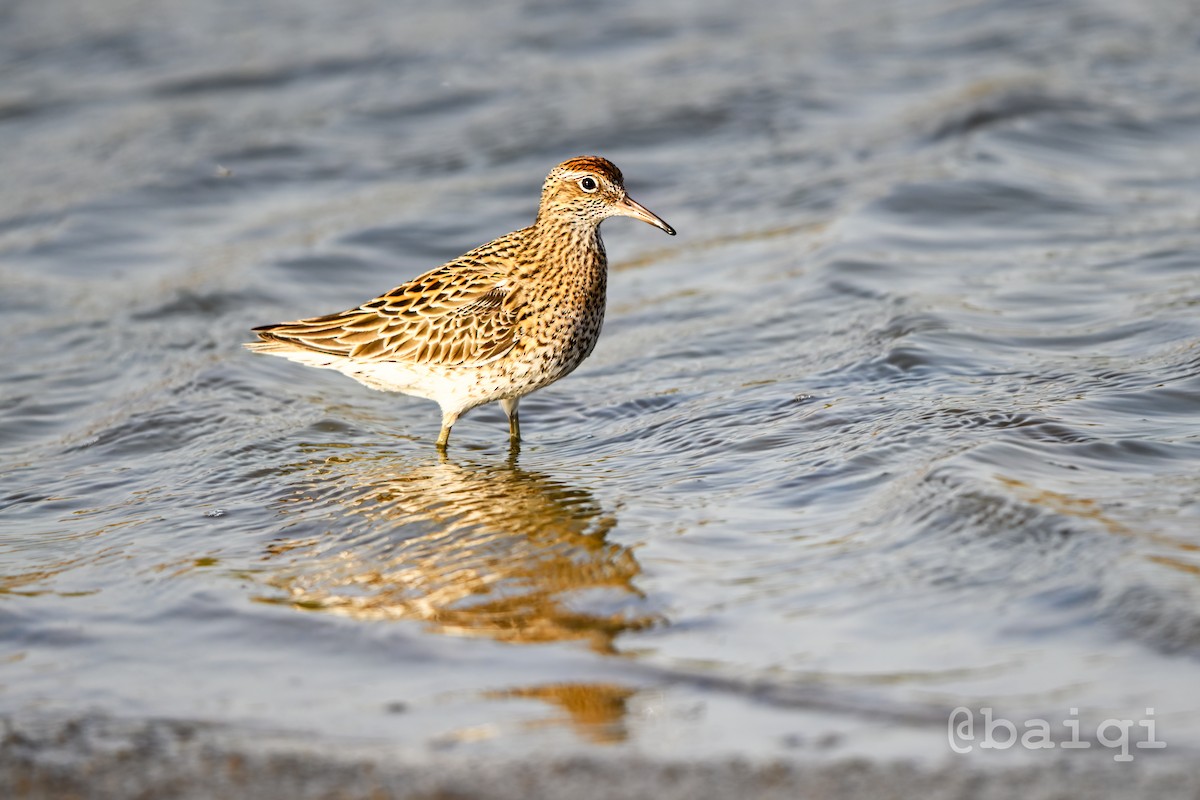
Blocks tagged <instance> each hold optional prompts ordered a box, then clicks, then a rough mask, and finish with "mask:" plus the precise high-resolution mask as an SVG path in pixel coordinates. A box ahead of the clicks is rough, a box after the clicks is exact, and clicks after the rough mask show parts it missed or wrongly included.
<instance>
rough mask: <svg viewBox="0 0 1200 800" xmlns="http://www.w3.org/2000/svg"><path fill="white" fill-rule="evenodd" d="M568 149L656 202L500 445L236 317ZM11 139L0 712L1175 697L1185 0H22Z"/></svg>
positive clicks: (916, 718) (696, 714) (384, 263)
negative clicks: (262, 339)
mask: <svg viewBox="0 0 1200 800" xmlns="http://www.w3.org/2000/svg"><path fill="white" fill-rule="evenodd" d="M583 153H599V154H602V155H605V156H607V157H609V158H611V159H613V160H614V161H615V162H616V163H617V164H618V165H619V166H620V167H621V168H622V169H623V170H624V172H625V175H626V178H627V184H628V185H629V187H630V190H631V193H632V194H633V195H634V196H635V197H637V198H638V199H639V200H640V201H642V202H643V203H644V204H646V205H647V206H648V207H649V208H651V209H652V210H654V211H655V212H657V213H659V214H661V215H662V216H663V217H664V218H666V219H667V220H669V221H670V222H671V223H672V224H673V225H675V226H676V227H677V228H678V229H679V231H680V236H679V237H677V238H676V239H673V240H669V241H668V240H666V239H665V237H662V235H661V234H660V233H659V232H657V231H654V230H652V229H650V228H648V227H646V226H642V225H637V224H634V223H630V222H627V221H620V220H617V221H610V222H608V223H606V225H605V229H604V231H605V236H606V242H607V244H608V248H609V254H610V260H611V262H612V272H613V274H612V275H611V277H610V281H609V287H610V288H609V291H610V296H609V312H608V317H607V320H606V326H605V332H604V335H603V337H602V338H601V341H600V344H599V346H598V348H597V350H596V352H595V353H594V355H593V356H592V357H591V359H590V360H589V361H587V362H586V363H585V364H584V366H583V367H582V368H580V370H579V371H578V372H576V373H575V374H573V375H572V376H571V377H569V378H568V379H566V380H563V381H561V382H559V383H557V384H555V385H554V386H553V387H551V388H549V389H546V390H544V391H542V392H540V393H538V394H535V395H533V396H531V397H530V398H528V399H527V400H526V401H525V402H524V403H523V405H522V410H523V412H524V413H523V415H522V416H523V421H524V423H525V425H524V426H523V427H524V429H525V430H524V432H525V434H526V442H525V444H524V446H523V447H522V449H521V450H520V452H519V453H515V454H510V453H509V451H508V447H507V441H506V426H505V423H504V420H503V416H502V414H501V413H500V412H499V411H498V410H495V409H481V410H478V411H476V412H473V413H472V414H471V415H470V416H469V417H468V418H466V419H465V420H464V421H462V422H460V423H459V425H458V426H457V427H456V428H455V441H454V443H453V445H452V448H451V452H450V456H449V458H448V459H446V460H441V459H439V458H438V457H437V454H436V452H435V450H434V448H433V439H434V437H436V435H437V427H438V416H437V412H436V408H435V407H434V406H433V405H432V404H430V403H428V402H425V401H421V400H416V399H412V398H405V397H402V396H398V395H385V394H381V393H375V392H371V391H370V390H367V389H365V388H363V387H361V386H358V385H357V384H354V383H353V382H351V381H349V380H348V379H346V378H343V377H342V376H340V375H337V374H334V373H327V372H322V371H317V370H312V369H306V368H303V367H301V366H299V365H295V364H290V363H287V362H284V361H281V360H275V359H266V358H262V357H256V356H253V355H252V354H249V353H247V352H245V351H243V350H242V349H241V343H242V342H243V341H246V340H248V339H249V334H248V329H249V328H250V327H252V326H254V325H257V324H264V323H269V322H275V321H279V320H283V319H292V318H296V317H299V316H307V315H312V314H317V313H325V312H330V311H335V310H339V309H342V308H346V307H350V306H352V305H355V304H357V303H359V302H361V301H363V300H365V299H367V298H369V297H371V296H374V295H375V294H376V293H378V292H380V291H382V290H386V289H388V288H390V287H392V286H394V285H396V284H398V283H400V282H402V281H404V280H407V279H408V278H410V277H413V276H415V275H416V274H418V273H420V272H422V271H424V270H425V269H428V268H430V267H432V266H435V265H436V264H439V263H441V262H442V261H445V260H447V259H449V258H451V257H453V256H456V255H458V254H459V253H461V252H464V251H465V250H467V249H469V248H470V247H473V246H475V245H476V244H479V243H482V242H484V241H487V240H489V239H491V238H493V237H495V236H497V235H500V234H502V233H505V232H507V231H509V230H512V229H515V228H518V227H521V226H524V225H526V224H528V223H529V221H530V220H531V219H532V217H533V213H534V211H535V208H536V202H537V195H538V190H539V187H540V184H541V181H542V179H543V177H544V175H545V173H546V172H547V171H548V170H549V169H550V168H551V167H552V166H553V165H554V164H556V163H557V162H559V161H561V160H562V159H564V158H567V157H570V156H574V155H579V154H583ZM0 165H3V177H4V179H3V184H2V185H0V287H2V288H0V337H2V338H0V342H2V344H3V347H2V348H0V481H2V483H0V712H3V713H4V714H9V715H12V714H79V713H100V714H105V715H112V716H115V717H122V718H146V717H152V718H161V717H170V718H183V719H197V720H210V721H217V722H221V723H228V724H231V725H235V726H239V727H241V728H244V729H247V730H272V731H292V732H303V733H305V734H309V735H315V736H318V737H319V738H321V737H323V738H321V740H324V741H335V740H345V739H347V738H354V739H356V740H363V739H366V740H371V741H385V742H389V743H391V744H393V745H395V746H396V747H399V748H401V749H405V748H407V749H411V750H412V751H414V752H424V751H426V750H427V749H428V748H437V749H445V748H451V749H455V748H459V749H462V750H463V751H464V752H468V753H473V752H480V753H484V752H495V753H502V754H503V753H508V754H513V753H515V754H525V753H540V752H545V751H546V749H547V748H549V749H551V750H553V749H555V748H559V749H566V750H570V749H574V748H584V749H591V748H596V747H601V746H604V747H608V748H613V747H616V748H622V747H624V748H631V749H634V750H636V751H638V752H644V753H650V754H659V755H666V756H697V755H705V754H731V753H732V754H746V755H751V756H774V755H779V754H812V753H816V754H826V753H833V754H876V755H879V754H884V755H906V756H922V755H925V756H940V755H943V754H945V753H946V752H947V749H946V746H945V724H946V718H947V714H948V712H949V710H950V709H951V708H953V707H954V706H957V705H966V706H969V707H973V708H977V707H980V706H984V705H987V706H992V707H994V708H995V709H996V713H997V714H1000V715H1003V716H1005V717H1007V718H1010V719H1015V720H1021V719H1023V718H1026V717H1031V716H1035V717H1036V716H1041V717H1045V718H1048V719H1050V720H1061V719H1063V718H1064V717H1066V716H1068V715H1069V714H1071V713H1072V712H1071V709H1078V716H1079V717H1080V718H1081V719H1082V720H1084V731H1085V733H1086V731H1088V730H1089V728H1090V729H1092V730H1094V729H1095V725H1096V723H1097V721H1099V720H1102V719H1104V718H1108V717H1116V718H1128V719H1141V718H1144V717H1145V716H1146V708H1148V707H1152V708H1154V709H1155V711H1154V714H1155V718H1156V719H1157V722H1158V737H1159V738H1160V739H1164V740H1166V741H1167V742H1168V744H1169V746H1170V749H1171V750H1172V751H1173V752H1187V750H1188V749H1192V748H1195V747H1196V746H1197V745H1198V744H1200V691H1198V690H1197V686H1198V685H1200V683H1198V681H1197V654H1198V653H1200V501H1198V498H1200V413H1198V412H1200V347H1198V344H1197V343H1198V342H1200V313H1198V310H1200V270H1198V269H1197V268H1198V266H1200V256H1198V255H1197V253H1198V252H1200V250H1198V246H1200V6H1198V5H1197V4H1196V3H1195V2H1187V1H1186V0H1178V1H1169V0H1148V2H1142V3H1127V2H1118V0H1076V1H1072V0H1065V1H1064V2H1037V1H1036V0H1035V1H1029V0H905V1H904V2H898V3H891V2H884V1H883V0H839V2H830V1H829V0H805V1H804V2H780V1H779V0H749V2H742V3H736V4H731V3H727V2H683V1H682V0H660V2H656V3H635V2H632V1H631V0H629V1H619V2H611V3H604V4H591V3H576V2H567V3H551V2H543V1H542V0H530V1H529V2H522V3H505V4H476V3H470V2H444V3H438V4H433V3H408V2H405V3H393V2H382V0H380V1H378V2H369V1H368V0H356V1H355V2H349V3H338V4H331V3H320V2H296V0H287V2H282V0H268V1H267V2H261V3H254V4H246V3H240V2H228V1H226V2H220V1H217V0H210V1H206V2H194V1H193V0H158V1H157V2H142V1H141V0H99V1H98V2H90V3H69V2H61V1H60V0H38V2H33V1H32V0H17V1H16V2H9V3H5V4H4V5H3V7H2V8H0ZM1057 730H1058V733H1063V731H1062V729H1061V728H1058V729H1057ZM1058 733H1056V735H1058Z"/></svg>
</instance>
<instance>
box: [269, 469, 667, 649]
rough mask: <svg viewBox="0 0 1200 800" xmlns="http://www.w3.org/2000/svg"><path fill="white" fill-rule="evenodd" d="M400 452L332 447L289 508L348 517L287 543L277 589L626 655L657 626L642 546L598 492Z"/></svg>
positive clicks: (279, 547) (477, 631)
mask: <svg viewBox="0 0 1200 800" xmlns="http://www.w3.org/2000/svg"><path fill="white" fill-rule="evenodd" d="M396 464H397V460H396V458H395V456H394V455H392V454H384V455H381V454H359V455H349V456H348V457H347V455H343V454H339V455H337V456H333V457H329V458H326V459H324V460H323V461H322V462H320V464H319V466H318V467H317V469H316V470H315V471H314V470H312V468H311V466H310V467H309V469H308V470H306V472H307V473H308V476H309V478H310V479H309V480H308V481H306V484H305V486H304V487H303V488H302V489H301V490H300V491H298V492H297V493H296V494H295V495H293V496H292V497H291V498H290V499H289V500H288V501H287V502H288V512H289V513H297V514H300V515H302V516H304V517H307V518H308V519H309V520H311V519H312V517H311V516H310V514H309V513H306V512H316V514H317V515H320V516H321V517H322V519H328V518H327V517H326V516H324V515H325V514H327V513H328V510H329V508H330V506H332V505H334V504H335V503H336V504H337V505H338V506H340V508H339V512H341V511H344V512H345V513H344V514H341V513H339V517H338V519H337V520H336V522H334V523H333V524H331V525H329V526H328V527H329V529H328V530H327V531H326V532H324V533H321V534H320V535H317V536H307V537H301V538H296V539H289V540H280V541H276V542H273V543H272V544H271V545H270V547H269V549H268V556H267V560H268V561H270V562H274V563H273V564H272V566H271V567H270V568H268V569H267V570H266V572H267V574H268V582H269V583H270V584H271V585H273V586H275V587H276V588H278V589H280V590H282V591H283V592H285V593H286V597H284V598H264V599H269V600H272V601H274V602H281V601H282V602H287V603H291V604H294V605H296V606H299V607H302V608H308V609H321V610H326V611H332V612H336V613H341V614H346V615H350V616H353V617H358V618H364V619H417V620H423V621H424V622H425V623H427V624H428V625H429V627H430V628H431V629H433V630H434V631H436V632H439V633H446V634H453V635H461V636H488V637H491V638H494V639H497V640H500V641H505V642H517V643H536V642H552V641H564V640H580V641H584V642H586V643H587V644H588V645H589V646H590V647H591V648H592V649H594V650H596V651H597V652H601V653H612V652H615V650H614V646H613V641H614V639H615V638H616V637H617V636H618V635H619V634H621V633H623V632H625V631H630V630H637V629H641V628H645V627H648V626H650V625H652V624H654V623H655V622H657V621H658V617H657V616H656V615H654V614H652V613H649V612H647V611H646V610H645V607H644V606H645V604H644V602H643V598H642V595H641V593H640V592H639V591H638V589H637V588H636V587H635V586H634V579H635V578H636V577H637V575H638V573H639V572H640V567H639V565H638V562H637V560H636V559H635V558H634V555H633V552H632V551H631V550H630V549H629V548H628V547H625V546H623V545H619V544H614V543H612V542H609V541H607V538H606V537H607V534H608V532H609V530H611V528H612V527H613V525H615V523H616V520H615V519H614V518H613V517H612V516H611V515H608V514H605V513H604V511H603V509H601V508H600V506H599V505H598V504H597V503H596V501H595V499H594V498H593V497H592V495H591V494H590V493H589V492H588V491H586V490H585V489H580V488H573V487H570V486H567V485H565V484H563V483H560V482H558V481H556V480H553V479H551V478H549V477H547V476H546V475H542V474H539V473H535V472H529V471H527V470H524V469H521V468H520V467H519V466H517V464H516V453H515V452H514V453H512V454H511V455H510V457H509V459H508V460H507V462H504V463H501V464H494V465H484V464H472V463H466V462H458V463H456V462H454V461H451V460H449V459H447V458H445V457H441V458H438V459H436V460H430V461H428V462H425V463H422V464H420V465H417V466H414V467H410V468H408V469H404V468H403V467H400V468H397V466H396Z"/></svg>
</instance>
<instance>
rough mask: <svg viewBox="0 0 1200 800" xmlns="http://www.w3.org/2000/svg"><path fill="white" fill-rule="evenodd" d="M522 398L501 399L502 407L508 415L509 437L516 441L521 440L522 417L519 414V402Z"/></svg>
mask: <svg viewBox="0 0 1200 800" xmlns="http://www.w3.org/2000/svg"><path fill="white" fill-rule="evenodd" d="M520 399H521V398H519V397H513V398H511V399H508V398H506V399H504V400H501V401H500V407H501V408H503V409H504V413H505V414H507V415H508V438H509V439H511V440H512V441H514V442H519V441H521V417H520V416H519V415H518V414H517V402H518V401H519V400H520Z"/></svg>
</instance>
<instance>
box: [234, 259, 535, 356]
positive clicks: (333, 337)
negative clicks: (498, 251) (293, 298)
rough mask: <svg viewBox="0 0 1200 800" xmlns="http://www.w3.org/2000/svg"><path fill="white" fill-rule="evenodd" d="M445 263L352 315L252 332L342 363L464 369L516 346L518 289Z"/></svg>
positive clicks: (481, 267)
mask: <svg viewBox="0 0 1200 800" xmlns="http://www.w3.org/2000/svg"><path fill="white" fill-rule="evenodd" d="M463 261H465V259H460V260H459V261H457V262H451V263H450V264H447V265H445V266H442V267H439V268H438V269H435V270H433V271H432V272H428V273H426V274H425V275H422V276H420V277H418V278H415V279H414V280H412V281H409V282H408V283H406V284H403V285H401V286H397V287H396V288H395V289H392V290H391V291H389V292H387V293H386V294H384V295H382V296H380V297H377V298H375V299H373V300H371V301H369V302H366V303H363V304H362V305H361V306H359V307H357V308H352V309H349V310H348V311H343V312H340V313H337V314H327V315H325V316H321V317H312V318H310V319H302V320H297V321H295V322H284V323H280V324H278V325H266V326H264V327H261V328H255V329H254V332H255V333H257V334H258V336H259V338H260V339H263V340H265V341H268V342H281V343H284V344H286V345H289V346H291V347H295V348H299V349H304V350H315V351H317V352H320V353H326V354H329V355H337V356H344V357H348V358H352V359H354V360H356V361H377V362H378V361H399V362H406V363H413V364H428V365H440V366H472V365H478V364H483V363H486V362H488V361H492V360H494V359H497V358H500V357H501V356H503V355H504V354H505V353H507V352H508V351H509V350H511V349H512V348H513V347H514V346H515V345H516V342H517V338H518V330H517V323H518V322H519V320H520V319H521V314H520V306H521V297H520V294H521V293H520V291H519V290H518V287H517V286H516V285H514V284H513V283H512V282H511V281H509V280H507V279H506V276H505V274H504V272H502V271H501V270H500V269H498V268H497V267H495V266H492V267H491V268H489V267H488V265H486V264H485V263H480V262H479V261H471V262H468V263H463Z"/></svg>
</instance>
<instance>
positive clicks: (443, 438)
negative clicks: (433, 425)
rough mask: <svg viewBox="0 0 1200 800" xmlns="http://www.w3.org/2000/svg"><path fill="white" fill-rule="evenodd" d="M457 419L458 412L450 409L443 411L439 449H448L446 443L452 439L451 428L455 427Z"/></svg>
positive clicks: (438, 442) (438, 441)
mask: <svg viewBox="0 0 1200 800" xmlns="http://www.w3.org/2000/svg"><path fill="white" fill-rule="evenodd" d="M457 421H458V414H455V413H453V412H449V411H444V412H442V432H441V433H439V434H438V440H437V448H438V450H445V449H446V443H447V442H449V441H450V429H451V428H453V427H454V423H455V422H457Z"/></svg>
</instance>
